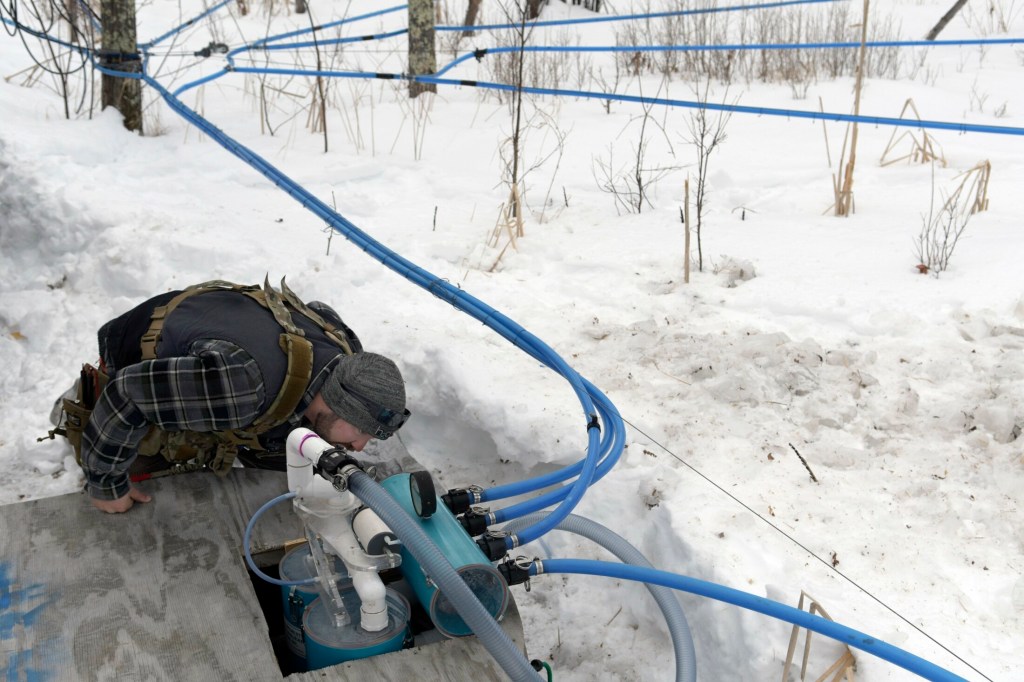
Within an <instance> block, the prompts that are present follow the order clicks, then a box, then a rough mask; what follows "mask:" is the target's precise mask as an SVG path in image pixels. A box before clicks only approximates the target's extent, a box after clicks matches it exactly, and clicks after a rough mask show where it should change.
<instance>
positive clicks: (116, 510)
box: [92, 486, 153, 514]
mask: <svg viewBox="0 0 1024 682" xmlns="http://www.w3.org/2000/svg"><path fill="white" fill-rule="evenodd" d="M152 499H153V498H152V497H151V496H149V495H147V494H146V493H144V492H142V491H141V490H139V489H138V488H136V487H135V486H132V487H131V488H130V489H129V490H128V494H127V495H125V496H124V497H119V498H117V499H116V500H97V499H95V498H93V499H92V506H94V507H96V508H97V509H99V510H100V511H102V512H106V513H108V514H121V513H123V512H126V511H128V510H129V509H131V508H132V505H134V504H135V503H136V502H149V501H150V500H152Z"/></svg>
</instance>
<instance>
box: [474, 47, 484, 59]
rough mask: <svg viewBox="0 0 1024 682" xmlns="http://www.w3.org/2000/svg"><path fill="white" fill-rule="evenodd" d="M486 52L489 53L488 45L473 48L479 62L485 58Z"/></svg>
mask: <svg viewBox="0 0 1024 682" xmlns="http://www.w3.org/2000/svg"><path fill="white" fill-rule="evenodd" d="M485 54H487V48H486V47H478V48H476V49H475V50H473V56H474V57H476V60H477V61H478V62H482V61H483V60H484V55H485Z"/></svg>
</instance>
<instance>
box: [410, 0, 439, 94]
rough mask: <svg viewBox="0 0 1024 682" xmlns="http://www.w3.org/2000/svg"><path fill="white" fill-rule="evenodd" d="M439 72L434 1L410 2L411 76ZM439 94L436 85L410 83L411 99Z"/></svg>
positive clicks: (417, 0)
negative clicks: (421, 94)
mask: <svg viewBox="0 0 1024 682" xmlns="http://www.w3.org/2000/svg"><path fill="white" fill-rule="evenodd" d="M436 71H437V57H436V55H435V53H434V0H410V1H409V75H411V76H427V75H431V74H433V73H434V72H436ZM423 92H437V85H435V84H434V83H418V82H416V81H414V80H411V81H409V97H418V96H419V95H420V93H423Z"/></svg>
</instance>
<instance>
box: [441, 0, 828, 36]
mask: <svg viewBox="0 0 1024 682" xmlns="http://www.w3.org/2000/svg"><path fill="white" fill-rule="evenodd" d="M844 1H845V0H782V1H781V2H762V3H757V4H751V5H732V6H729V7H707V8H703V9H687V10H678V11H675V12H652V13H649V14H618V15H609V16H604V17H587V18H584V19H556V20H553V21H529V22H526V26H528V27H530V28H534V27H538V28H541V27H544V26H568V25H570V24H599V23H607V22H612V21H634V20H638V19H665V18H668V17H685V16H691V15H696V14H715V13H718V12H743V11H747V10H755V9H773V8H776V7H789V6H791V5H813V4H819V3H824V2H844ZM522 27H523V25H522V24H485V25H482V26H435V27H434V30H435V31H447V32H450V31H494V30H503V29H517V28H522Z"/></svg>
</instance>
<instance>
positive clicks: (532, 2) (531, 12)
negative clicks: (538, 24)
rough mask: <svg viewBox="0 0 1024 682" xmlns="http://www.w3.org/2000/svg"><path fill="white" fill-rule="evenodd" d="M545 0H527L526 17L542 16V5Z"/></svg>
mask: <svg viewBox="0 0 1024 682" xmlns="http://www.w3.org/2000/svg"><path fill="white" fill-rule="evenodd" d="M542 4H544V0H526V18H527V19H536V18H537V17H539V16H540V6H541V5H542Z"/></svg>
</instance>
